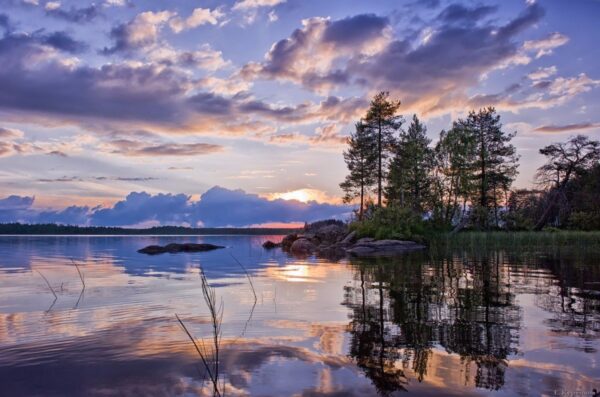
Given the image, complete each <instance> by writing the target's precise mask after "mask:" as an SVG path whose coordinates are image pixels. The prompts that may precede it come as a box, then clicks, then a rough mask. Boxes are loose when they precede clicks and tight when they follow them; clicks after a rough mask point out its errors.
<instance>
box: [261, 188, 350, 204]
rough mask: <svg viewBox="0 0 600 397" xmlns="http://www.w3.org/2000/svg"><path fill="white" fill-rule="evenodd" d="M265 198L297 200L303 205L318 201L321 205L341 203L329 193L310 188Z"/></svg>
mask: <svg viewBox="0 0 600 397" xmlns="http://www.w3.org/2000/svg"><path fill="white" fill-rule="evenodd" d="M265 197H266V198H268V199H269V200H277V199H281V200H296V201H300V202H301V203H308V202H310V201H317V202H319V203H331V204H338V203H339V201H340V200H339V199H337V198H335V197H331V196H329V195H328V194H327V193H325V192H323V191H321V190H317V189H309V188H303V189H296V190H290V191H287V192H276V193H269V194H267V195H265Z"/></svg>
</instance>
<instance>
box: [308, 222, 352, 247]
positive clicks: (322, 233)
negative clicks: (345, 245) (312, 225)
mask: <svg viewBox="0 0 600 397" xmlns="http://www.w3.org/2000/svg"><path fill="white" fill-rule="evenodd" d="M346 232H347V229H346V227H345V226H340V225H327V226H323V227H321V228H319V229H318V230H317V231H316V232H315V235H316V237H317V238H318V239H319V241H321V242H326V243H330V244H331V243H335V242H337V241H339V240H340V239H342V238H343V236H344V235H345V234H346Z"/></svg>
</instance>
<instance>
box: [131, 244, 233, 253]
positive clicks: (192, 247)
mask: <svg viewBox="0 0 600 397" xmlns="http://www.w3.org/2000/svg"><path fill="white" fill-rule="evenodd" d="M219 248H225V247H223V246H220V245H214V244H194V243H183V244H178V243H171V244H167V245H165V246H161V245H149V246H147V247H144V248H142V249H140V250H138V252H139V253H140V254H146V255H158V254H164V253H167V252H168V253H170V254H176V253H178V252H204V251H212V250H216V249H219Z"/></svg>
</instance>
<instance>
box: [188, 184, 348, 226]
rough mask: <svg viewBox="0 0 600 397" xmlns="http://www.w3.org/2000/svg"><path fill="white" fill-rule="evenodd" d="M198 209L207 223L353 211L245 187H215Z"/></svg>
mask: <svg viewBox="0 0 600 397" xmlns="http://www.w3.org/2000/svg"><path fill="white" fill-rule="evenodd" d="M196 210H197V213H198V216H199V218H200V220H201V222H202V223H203V224H204V225H205V226H227V225H231V226H247V225H254V224H263V223H270V222H304V221H306V222H311V221H315V220H318V219H325V218H343V217H346V216H347V215H348V214H349V213H350V212H351V207H349V206H346V205H334V204H323V203H317V202H314V201H312V202H308V203H302V202H300V201H296V200H281V199H277V200H268V199H266V198H262V197H260V196H258V195H255V194H249V193H246V192H244V191H243V190H229V189H225V188H222V187H213V188H212V189H210V190H208V191H207V192H206V193H204V194H203V195H202V197H201V198H200V201H199V202H198V203H197V205H196Z"/></svg>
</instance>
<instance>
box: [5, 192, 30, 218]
mask: <svg viewBox="0 0 600 397" xmlns="http://www.w3.org/2000/svg"><path fill="white" fill-rule="evenodd" d="M34 200H35V198H34V197H29V196H14V195H13V196H8V197H6V198H3V199H0V222H3V223H6V222H16V221H20V220H24V219H25V218H24V217H27V216H28V210H29V208H30V207H31V206H32V205H33V201H34Z"/></svg>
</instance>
